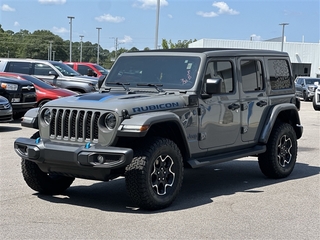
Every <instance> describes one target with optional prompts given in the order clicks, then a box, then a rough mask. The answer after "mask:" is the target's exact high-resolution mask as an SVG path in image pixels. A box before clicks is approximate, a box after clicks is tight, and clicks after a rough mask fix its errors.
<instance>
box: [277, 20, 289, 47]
mask: <svg viewBox="0 0 320 240" xmlns="http://www.w3.org/2000/svg"><path fill="white" fill-rule="evenodd" d="M279 25H282V39H281V52H283V42H284V26H286V25H289V23H280V24H279Z"/></svg>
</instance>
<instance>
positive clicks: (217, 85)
mask: <svg viewBox="0 0 320 240" xmlns="http://www.w3.org/2000/svg"><path fill="white" fill-rule="evenodd" d="M221 84H222V79H221V78H212V79H211V78H210V79H207V81H206V83H205V90H206V93H207V94H210V95H212V94H219V93H221Z"/></svg>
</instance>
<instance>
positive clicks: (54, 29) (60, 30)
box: [52, 27, 69, 33]
mask: <svg viewBox="0 0 320 240" xmlns="http://www.w3.org/2000/svg"><path fill="white" fill-rule="evenodd" d="M52 32H54V33H67V32H69V30H67V29H66V28H64V27H62V28H58V27H53V29H52Z"/></svg>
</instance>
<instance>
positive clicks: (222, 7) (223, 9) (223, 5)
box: [212, 2, 239, 15]
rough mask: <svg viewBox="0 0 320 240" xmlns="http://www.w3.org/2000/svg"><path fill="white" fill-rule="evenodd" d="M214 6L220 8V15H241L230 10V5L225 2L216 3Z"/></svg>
mask: <svg viewBox="0 0 320 240" xmlns="http://www.w3.org/2000/svg"><path fill="white" fill-rule="evenodd" d="M212 6H214V7H217V8H219V11H218V13H219V14H224V13H226V14H230V15H237V14H239V12H238V11H236V10H233V9H231V8H229V6H228V4H226V3H225V2H214V3H213V4H212Z"/></svg>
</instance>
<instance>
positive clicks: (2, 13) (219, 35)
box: [0, 0, 320, 51]
mask: <svg viewBox="0 0 320 240" xmlns="http://www.w3.org/2000/svg"><path fill="white" fill-rule="evenodd" d="M157 2H158V0H0V24H1V25H2V28H3V29H4V30H5V31H7V30H11V31H13V32H15V33H16V32H19V31H20V30H28V31H29V32H31V33H33V32H34V31H37V30H49V31H51V32H52V33H54V34H56V35H58V36H60V37H61V38H62V39H64V40H70V30H71V27H72V31H71V33H72V34H71V38H72V42H80V40H81V39H82V41H83V42H86V41H90V42H91V43H93V44H94V43H98V41H99V44H100V45H101V47H102V48H104V49H108V50H110V51H112V50H114V49H115V47H117V49H119V48H126V49H130V48H132V47H136V48H138V49H140V50H143V49H144V48H145V47H148V48H150V49H154V48H155V47H156V46H160V45H161V42H162V39H166V40H167V41H169V40H171V41H172V42H173V43H177V42H178V41H184V40H194V39H196V40H200V39H203V38H206V39H228V40H252V41H265V40H269V39H273V38H278V37H281V36H282V30H283V25H280V24H281V23H288V25H285V27H284V35H285V38H286V41H287V42H306V43H320V41H319V40H320V0H225V1H214V0H160V8H157ZM158 12H159V14H157V13H158ZM157 16H159V18H158V17H157ZM68 17H74V18H68ZM70 19H72V21H71V22H72V24H70ZM157 22H158V24H157ZM157 26H158V28H157ZM97 28H101V29H100V30H98V29H97ZM80 36H83V37H80ZM156 36H158V38H157V40H156Z"/></svg>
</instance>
